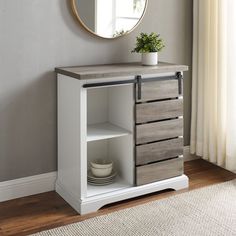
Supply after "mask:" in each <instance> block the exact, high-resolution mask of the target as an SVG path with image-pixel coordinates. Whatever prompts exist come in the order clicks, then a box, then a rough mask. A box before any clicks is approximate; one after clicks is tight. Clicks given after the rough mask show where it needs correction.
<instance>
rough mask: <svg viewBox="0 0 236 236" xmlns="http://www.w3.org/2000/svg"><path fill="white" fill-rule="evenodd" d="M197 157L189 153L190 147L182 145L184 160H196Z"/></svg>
mask: <svg viewBox="0 0 236 236" xmlns="http://www.w3.org/2000/svg"><path fill="white" fill-rule="evenodd" d="M199 158H200V157H198V156H196V155H193V154H191V153H190V147H189V146H184V162H186V161H193V160H197V159H199Z"/></svg>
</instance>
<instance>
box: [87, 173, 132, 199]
mask: <svg viewBox="0 0 236 236" xmlns="http://www.w3.org/2000/svg"><path fill="white" fill-rule="evenodd" d="M129 187H130V184H128V183H127V182H126V181H125V180H124V179H122V178H120V177H119V176H117V178H116V180H115V182H114V183H112V184H109V185H104V186H93V185H90V184H88V185H87V197H93V196H97V195H101V194H105V193H110V192H114V191H118V190H122V189H125V188H129Z"/></svg>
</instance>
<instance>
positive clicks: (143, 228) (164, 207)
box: [34, 180, 236, 236]
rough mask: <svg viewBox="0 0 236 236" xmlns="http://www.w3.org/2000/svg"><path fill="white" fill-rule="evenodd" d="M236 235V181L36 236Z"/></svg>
mask: <svg viewBox="0 0 236 236" xmlns="http://www.w3.org/2000/svg"><path fill="white" fill-rule="evenodd" d="M46 235H47V236H48V235H51V236H72V235H73V236H80V235H82V236H117V235H118V236H119V235H122V236H135V235H136V236H137V235H148V236H149V235H151V236H155V235H158V236H159V235H174V236H177V235H181V236H182V235H186V236H195V235H196V236H205V235H212V236H217V235H224V236H231V235H234V236H235V235H236V180H233V181H229V182H226V183H223V184H218V185H213V186H210V187H206V188H202V189H197V190H194V191H190V192H187V193H183V194H179V195H175V196H173V197H169V198H166V199H163V200H157V201H154V202H150V203H147V204H144V205H140V206H137V207H133V208H129V209H125V210H120V211H117V212H115V213H111V214H108V215H104V216H99V217H95V218H92V219H89V220H85V221H83V222H79V223H75V224H71V225H68V226H63V227H60V228H56V229H52V230H49V231H44V232H41V233H37V234H34V236H46Z"/></svg>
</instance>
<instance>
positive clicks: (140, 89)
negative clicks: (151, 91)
mask: <svg viewBox="0 0 236 236" xmlns="http://www.w3.org/2000/svg"><path fill="white" fill-rule="evenodd" d="M136 79H137V83H138V99H139V100H140V99H141V98H142V76H141V75H138V76H137V77H136Z"/></svg>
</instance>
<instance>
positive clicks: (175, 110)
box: [136, 99, 183, 123]
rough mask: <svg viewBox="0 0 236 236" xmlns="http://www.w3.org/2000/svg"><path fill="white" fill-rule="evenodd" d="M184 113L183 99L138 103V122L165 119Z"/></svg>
mask: <svg viewBox="0 0 236 236" xmlns="http://www.w3.org/2000/svg"><path fill="white" fill-rule="evenodd" d="M182 115H183V99H172V100H167V101H159V102H150V103H142V104H136V123H145V122H149V121H157V120H164V119H169V118H174V117H179V116H182Z"/></svg>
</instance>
